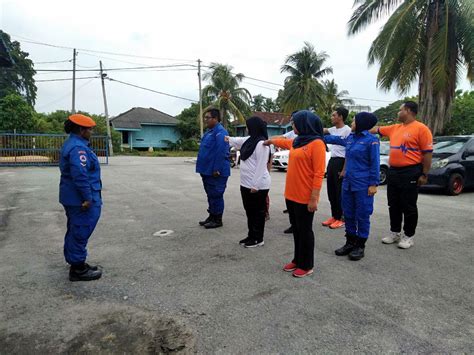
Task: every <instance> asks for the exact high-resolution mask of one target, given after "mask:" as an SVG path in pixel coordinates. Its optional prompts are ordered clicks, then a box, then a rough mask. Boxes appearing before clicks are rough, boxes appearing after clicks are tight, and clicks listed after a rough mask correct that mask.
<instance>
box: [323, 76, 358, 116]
mask: <svg viewBox="0 0 474 355" xmlns="http://www.w3.org/2000/svg"><path fill="white" fill-rule="evenodd" d="M347 95H349V92H348V91H347V90H342V91H339V92H338V87H337V84H336V83H335V81H334V79H333V80H324V81H323V82H322V94H321V96H320V99H319V110H318V111H319V113H321V114H322V115H330V114H331V113H332V112H333V111H334V110H335V109H336V108H337V107H338V106H345V105H354V101H353V100H352V99H348V98H346V96H347Z"/></svg>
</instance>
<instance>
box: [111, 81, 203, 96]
mask: <svg viewBox="0 0 474 355" xmlns="http://www.w3.org/2000/svg"><path fill="white" fill-rule="evenodd" d="M105 79H108V80H110V81H114V82H116V83H120V84H123V85H127V86H132V87H134V88H137V89H142V90H145V91H150V92H154V93H156V94H160V95H165V96H169V97H174V98H176V99H181V100H186V101H190V102H198V101H197V100H193V99H188V98H186V97H181V96H177V95H172V94H168V93H165V92H162V91H157V90H153V89H148V88H145V87H143V86H138V85H135V84H131V83H126V82H124V81H120V80H116V79H112V78H109V77H106V78H105Z"/></svg>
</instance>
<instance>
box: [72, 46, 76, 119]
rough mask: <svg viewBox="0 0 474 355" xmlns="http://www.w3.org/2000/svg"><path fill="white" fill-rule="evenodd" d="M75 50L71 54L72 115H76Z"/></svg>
mask: <svg viewBox="0 0 474 355" xmlns="http://www.w3.org/2000/svg"><path fill="white" fill-rule="evenodd" d="M76 55H77V53H76V48H74V51H73V54H72V110H71V112H72V113H76Z"/></svg>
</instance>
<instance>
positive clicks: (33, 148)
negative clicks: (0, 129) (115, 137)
mask: <svg viewBox="0 0 474 355" xmlns="http://www.w3.org/2000/svg"><path fill="white" fill-rule="evenodd" d="M67 137H68V136H67V135H65V134H41V133H38V134H36V133H22V134H16V133H0V166H55V165H59V152H60V150H61V147H62V145H63V143H64V141H65V140H66V138H67ZM90 143H91V147H92V149H93V150H94V152H95V153H96V154H97V157H98V158H99V161H100V163H101V164H108V163H109V148H108V146H109V145H108V140H107V136H92V137H91V139H90Z"/></svg>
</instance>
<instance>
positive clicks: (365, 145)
mask: <svg viewBox="0 0 474 355" xmlns="http://www.w3.org/2000/svg"><path fill="white" fill-rule="evenodd" d="M376 123H377V117H375V115H373V114H372V113H369V112H360V113H358V114H357V115H356V116H355V119H354V121H353V122H352V127H351V128H352V133H351V134H350V135H349V136H348V137H347V138H346V139H343V138H341V137H339V136H333V135H327V136H325V140H326V143H328V144H339V145H344V146H346V161H345V164H344V169H343V172H342V175H343V176H344V180H343V182H342V209H343V210H344V217H345V222H346V244H345V245H344V246H342V247H341V248H339V249H337V250H336V251H335V253H336V255H338V256H343V255H348V256H349V259H351V260H360V259H362V258H363V257H364V250H365V243H366V241H367V239H368V237H369V232H370V216H371V214H372V212H373V210H374V195H375V194H376V193H377V186H378V185H379V179H380V142H379V139H378V138H377V137H376V136H374V135H373V134H370V133H369V130H370V129H371V128H372V127H374V126H375V124H376Z"/></svg>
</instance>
